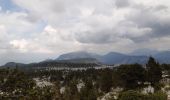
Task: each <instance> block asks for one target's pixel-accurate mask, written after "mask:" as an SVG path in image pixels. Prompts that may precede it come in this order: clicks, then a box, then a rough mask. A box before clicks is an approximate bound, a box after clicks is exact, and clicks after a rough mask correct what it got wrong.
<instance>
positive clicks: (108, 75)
mask: <svg viewBox="0 0 170 100" xmlns="http://www.w3.org/2000/svg"><path fill="white" fill-rule="evenodd" d="M99 85H100V89H101V90H102V91H103V92H109V91H110V89H111V87H112V86H113V80H112V71H110V69H103V70H102V72H101V77H100V80H99Z"/></svg>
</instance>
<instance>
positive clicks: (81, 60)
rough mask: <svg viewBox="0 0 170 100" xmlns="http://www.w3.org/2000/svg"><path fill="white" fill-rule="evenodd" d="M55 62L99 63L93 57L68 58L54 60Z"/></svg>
mask: <svg viewBox="0 0 170 100" xmlns="http://www.w3.org/2000/svg"><path fill="white" fill-rule="evenodd" d="M56 61H57V62H67V63H89V64H90V63H94V64H99V63H100V62H99V61H98V60H97V59H95V58H77V59H68V60H56Z"/></svg>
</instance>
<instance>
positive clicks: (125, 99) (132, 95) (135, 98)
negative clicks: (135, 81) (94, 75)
mask: <svg viewBox="0 0 170 100" xmlns="http://www.w3.org/2000/svg"><path fill="white" fill-rule="evenodd" d="M119 100H143V99H142V95H141V94H140V93H138V92H136V91H132V90H129V91H125V92H122V93H121V94H120V95H119Z"/></svg>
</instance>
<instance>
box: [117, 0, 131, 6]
mask: <svg viewBox="0 0 170 100" xmlns="http://www.w3.org/2000/svg"><path fill="white" fill-rule="evenodd" d="M115 5H116V7H118V8H123V7H127V6H129V5H130V3H129V0H116V1H115Z"/></svg>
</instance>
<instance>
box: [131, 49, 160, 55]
mask: <svg viewBox="0 0 170 100" xmlns="http://www.w3.org/2000/svg"><path fill="white" fill-rule="evenodd" d="M157 53H159V51H157V50H152V49H146V48H144V49H137V50H134V51H133V52H131V53H130V54H129V55H135V56H141V55H143V56H144V55H145V56H151V55H155V54H157Z"/></svg>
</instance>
